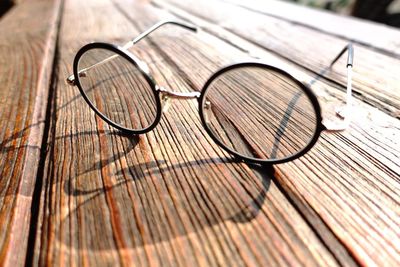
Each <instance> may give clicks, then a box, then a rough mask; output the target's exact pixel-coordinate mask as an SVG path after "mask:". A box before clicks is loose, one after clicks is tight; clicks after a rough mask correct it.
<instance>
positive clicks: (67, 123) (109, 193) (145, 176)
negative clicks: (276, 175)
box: [34, 0, 354, 266]
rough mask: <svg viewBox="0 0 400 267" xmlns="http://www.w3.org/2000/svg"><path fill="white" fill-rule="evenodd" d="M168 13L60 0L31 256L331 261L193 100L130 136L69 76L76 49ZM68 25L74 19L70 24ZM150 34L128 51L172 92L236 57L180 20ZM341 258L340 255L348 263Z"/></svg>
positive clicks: (72, 260)
mask: <svg viewBox="0 0 400 267" xmlns="http://www.w3.org/2000/svg"><path fill="white" fill-rule="evenodd" d="M165 17H166V14H165V13H160V10H157V9H154V8H151V7H149V6H148V5H147V4H144V3H140V2H133V1H127V2H119V3H118V4H113V2H110V1H106V0H104V1H94V0H91V1H85V2H82V1H73V0H71V1H67V2H66V6H65V13H64V15H63V22H62V27H61V30H60V31H61V34H60V36H61V40H60V57H59V59H58V61H57V66H58V70H59V72H58V73H57V76H56V77H57V81H58V82H57V87H56V93H55V97H54V99H53V100H54V103H53V106H52V109H53V114H54V117H53V118H52V122H51V123H52V124H51V127H50V134H49V144H50V149H49V152H48V153H47V155H46V166H45V171H44V183H43V189H42V192H41V193H42V195H41V201H40V203H41V204H40V205H41V208H40V216H39V218H40V220H39V223H38V224H39V225H41V227H40V228H38V231H37V235H36V237H37V239H36V242H35V258H34V264H35V265H44V264H52V265H61V264H63V265H78V264H79V265H88V266H93V265H96V266H98V265H118V264H124V265H139V266H148V265H152V266H188V265H194V266H210V265H211V266H215V265H229V266H245V265H252V266H267V265H271V264H272V265H315V266H318V265H324V266H325V265H327V266H335V265H338V259H336V258H335V257H334V256H333V255H332V253H331V252H330V251H329V250H328V249H327V248H326V247H325V246H324V244H323V243H322V242H321V240H320V239H319V237H318V236H317V235H315V233H314V232H313V231H312V229H311V228H310V227H309V226H308V224H307V222H305V221H304V220H303V218H302V217H301V216H300V214H299V213H298V212H297V211H296V210H295V209H294V208H293V207H292V205H291V204H290V203H289V202H288V201H287V199H286V197H285V196H284V195H283V194H282V192H281V191H280V190H279V188H278V187H277V186H276V184H275V182H274V181H271V176H273V174H271V173H270V171H269V170H268V169H265V168H262V169H261V170H260V169H258V168H256V167H255V166H250V165H246V164H243V163H237V162H233V161H231V157H230V156H228V155H227V154H226V153H224V152H223V151H221V150H220V149H218V147H217V146H216V145H215V144H214V143H213V142H212V141H211V139H210V138H209V137H207V135H206V133H205V131H204V130H203V129H202V127H201V125H200V122H199V120H198V115H197V112H198V111H197V105H196V102H179V101H176V102H174V103H173V106H172V107H171V108H170V110H169V111H168V113H165V114H164V117H163V119H162V121H161V123H160V125H158V127H157V128H156V129H155V130H153V131H152V132H150V133H148V134H145V135H141V136H138V137H126V136H122V135H120V134H118V132H117V131H115V130H113V129H112V128H110V127H108V126H107V125H106V124H105V123H104V122H103V121H102V120H100V119H99V118H98V117H96V116H95V115H94V113H93V112H92V111H90V109H89V108H88V106H87V105H86V104H85V102H84V101H83V99H82V98H81V97H80V95H79V92H78V90H77V88H72V87H68V86H67V85H66V84H65V82H64V80H65V78H66V77H67V76H68V75H69V74H70V72H71V62H72V59H73V56H74V54H75V52H76V51H77V49H78V48H79V47H80V46H81V45H83V44H85V43H86V42H88V41H91V40H103V41H110V42H117V43H123V42H124V41H126V40H128V39H130V38H132V37H133V36H134V35H136V34H138V33H139V32H141V31H143V30H144V29H146V28H147V27H148V26H150V25H152V24H153V23H154V22H157V21H158V20H160V19H161V18H165ZM111 18H112V19H111ZM71 21H79V22H80V23H79V24H78V25H76V27H74V28H73V29H71V28H70V27H69V25H70V22H71ZM110 21H112V22H113V23H109V22H110ZM87 29H90V31H88V30H87ZM153 37H154V39H150V40H148V41H144V42H143V43H140V44H139V45H138V46H136V47H134V49H133V51H134V53H135V54H137V56H139V57H140V58H143V59H146V62H150V64H149V66H150V69H151V71H152V73H153V74H154V76H155V78H156V79H157V81H159V83H160V84H162V85H163V86H166V87H169V88H174V90H177V91H191V90H193V89H192V88H191V87H193V88H194V89H199V84H202V83H203V82H204V79H206V77H207V76H208V75H209V73H210V72H212V71H213V70H215V68H216V67H218V66H219V65H221V64H224V63H226V62H227V61H228V60H230V59H231V58H232V57H235V56H236V55H243V54H242V53H241V52H240V51H238V50H237V49H235V48H233V47H230V46H228V45H227V44H226V43H224V42H221V41H220V40H217V39H215V38H214V37H212V36H208V37H207V39H206V40H207V41H210V42H211V43H214V42H216V43H217V44H219V46H217V47H219V48H224V51H225V53H224V54H221V53H220V51H219V49H218V50H216V48H215V47H214V48H213V46H212V45H206V46H202V45H200V44H201V42H200V41H197V42H193V41H190V40H191V39H192V38H195V36H194V35H193V34H192V33H187V32H184V30H180V29H176V28H168V27H167V28H165V29H163V30H162V33H156V34H154V36H153ZM206 43H207V42H206ZM159 44H162V46H161V45H159ZM187 49H190V51H187ZM196 51H199V52H196ZM205 51H207V52H209V53H210V54H209V55H208V56H207V57H205V58H204V60H206V61H205V62H204V61H203V63H201V64H200V62H199V58H198V56H200V55H201V54H200V52H201V53H204V52H205ZM172 53H173V54H174V57H172V56H171V55H172ZM151 62H153V63H151ZM204 63H207V64H204ZM194 66H196V75H194V73H193V67H194ZM332 242H334V241H332ZM337 249H338V250H340V244H338V247H337ZM346 254H347V253H346V251H345V250H344V251H343V257H342V259H341V260H340V261H343V262H345V263H346V264H347V265H353V264H354V262H353V260H352V258H351V257H349V255H348V254H347V255H346Z"/></svg>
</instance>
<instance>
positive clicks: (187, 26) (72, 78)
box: [67, 20, 197, 86]
mask: <svg viewBox="0 0 400 267" xmlns="http://www.w3.org/2000/svg"><path fill="white" fill-rule="evenodd" d="M166 24H173V25H177V26H180V27H182V28H185V29H187V30H190V31H194V32H196V31H197V27H196V26H194V25H191V24H188V23H183V22H179V21H175V20H163V21H160V22H157V23H156V24H154V25H153V26H151V27H150V28H149V29H148V30H146V31H144V32H142V33H141V34H139V35H138V36H137V37H136V38H135V39H132V40H131V41H129V42H127V43H126V44H124V45H123V46H122V47H123V48H124V49H129V48H130V47H132V46H134V45H135V44H137V43H138V42H139V41H141V40H142V39H144V38H145V37H147V36H148V35H149V34H150V33H152V32H154V31H155V30H157V29H158V28H160V27H161V26H163V25H166ZM117 56H118V55H114V56H111V57H108V58H105V59H103V60H102V61H100V62H98V63H96V64H93V65H92V66H89V67H87V68H85V69H82V70H80V71H79V74H81V73H82V74H84V72H85V71H88V70H89V69H91V68H93V67H95V66H98V65H101V64H103V63H106V62H107V61H109V60H111V59H113V58H115V57H117ZM67 83H68V84H69V85H72V86H74V85H76V82H75V76H74V75H73V74H72V75H70V76H68V78H67Z"/></svg>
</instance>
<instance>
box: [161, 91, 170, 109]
mask: <svg viewBox="0 0 400 267" xmlns="http://www.w3.org/2000/svg"><path fill="white" fill-rule="evenodd" d="M161 105H162V112H163V113H165V112H167V111H168V109H169V107H170V106H171V98H170V97H169V96H167V95H164V94H163V95H162V96H161Z"/></svg>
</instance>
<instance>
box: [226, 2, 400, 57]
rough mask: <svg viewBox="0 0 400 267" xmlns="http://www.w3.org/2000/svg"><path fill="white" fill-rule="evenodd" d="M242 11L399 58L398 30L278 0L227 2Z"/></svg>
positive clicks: (399, 34)
mask: <svg viewBox="0 0 400 267" xmlns="http://www.w3.org/2000/svg"><path fill="white" fill-rule="evenodd" d="M226 2H231V3H234V4H236V5H238V6H241V7H243V8H245V9H250V10H252V11H255V12H257V13H261V14H265V15H267V16H272V17H276V18H278V19H282V20H285V21H288V22H290V23H294V24H299V25H301V26H306V27H310V28H312V29H316V30H317V31H320V32H324V33H327V34H329V35H333V36H337V37H339V38H340V39H345V40H352V41H354V42H356V43H360V44H363V45H366V46H368V47H373V48H374V49H376V50H379V51H380V53H383V54H389V55H393V56H395V57H398V56H399V55H400V42H399V40H400V33H399V31H398V29H396V28H393V27H389V26H387V25H384V24H380V23H374V22H371V21H368V20H362V19H358V18H354V17H347V16H338V15H337V14H334V13H332V12H329V11H323V10H318V9H312V8H308V7H303V6H299V5H296V4H293V3H288V2H285V1H277V0H262V1H261V0H250V1H246V2H244V1H239V0H226Z"/></svg>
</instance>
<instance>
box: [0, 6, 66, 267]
mask: <svg viewBox="0 0 400 267" xmlns="http://www.w3.org/2000/svg"><path fill="white" fill-rule="evenodd" d="M59 8H60V1H46V0H35V1H25V2H24V3H20V4H19V5H18V6H16V7H14V8H13V9H12V10H10V11H9V12H8V13H7V14H6V15H5V16H4V17H3V18H2V19H1V21H0V66H1V68H0V99H1V100H0V126H1V127H0V151H1V153H0V177H1V180H0V184H1V186H0V225H1V230H0V259H1V264H2V265H3V266H21V265H23V264H24V262H25V257H26V254H27V243H28V234H29V228H30V218H31V204H32V195H33V191H34V187H35V182H36V174H37V172H38V168H39V157H40V149H41V145H42V137H43V131H44V124H45V123H44V120H45V112H46V107H47V99H48V93H49V84H50V77H51V72H52V63H53V56H54V47H55V40H56V34H57V23H58V16H59ZM33 14H36V16H33ZM42 17H46V18H47V19H46V20H43V19H42Z"/></svg>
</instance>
